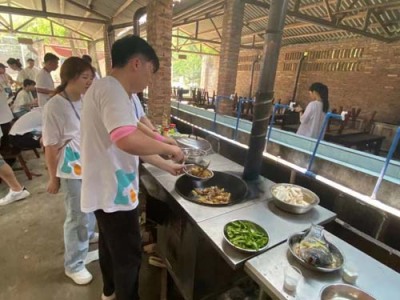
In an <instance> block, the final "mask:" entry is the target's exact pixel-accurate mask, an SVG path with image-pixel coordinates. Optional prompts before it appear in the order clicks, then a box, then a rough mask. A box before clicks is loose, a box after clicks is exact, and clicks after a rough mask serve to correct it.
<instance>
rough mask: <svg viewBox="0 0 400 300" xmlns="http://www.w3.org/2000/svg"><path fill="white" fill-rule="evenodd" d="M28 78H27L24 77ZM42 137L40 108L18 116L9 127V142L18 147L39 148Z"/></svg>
mask: <svg viewBox="0 0 400 300" xmlns="http://www.w3.org/2000/svg"><path fill="white" fill-rule="evenodd" d="M25 80H29V79H25ZM41 137H42V108H41V107H36V108H33V109H32V110H31V111H30V112H27V113H26V114H24V115H23V116H22V117H20V118H19V119H18V120H17V121H16V122H15V123H14V124H13V125H12V127H11V130H10V133H9V141H10V144H11V145H12V146H13V147H15V148H19V149H35V148H40V147H41V145H40V138H41Z"/></svg>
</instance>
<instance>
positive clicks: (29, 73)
mask: <svg viewBox="0 0 400 300" xmlns="http://www.w3.org/2000/svg"><path fill="white" fill-rule="evenodd" d="M24 72H25V75H26V78H25V79H30V80H33V81H36V77H37V75H38V74H39V72H40V69H38V68H36V67H33V68H32V69H31V68H29V67H26V68H25V69H24Z"/></svg>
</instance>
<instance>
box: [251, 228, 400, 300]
mask: <svg viewBox="0 0 400 300" xmlns="http://www.w3.org/2000/svg"><path fill="white" fill-rule="evenodd" d="M325 236H326V238H327V239H328V241H330V242H331V243H333V244H334V245H336V246H337V247H338V248H339V249H340V251H341V252H342V253H343V255H344V257H345V262H346V261H348V262H351V264H352V265H354V266H355V268H356V270H357V273H358V279H357V281H356V284H355V285H356V286H357V287H359V288H361V289H362V290H364V291H366V292H367V293H369V294H371V295H372V296H373V297H375V298H376V299H377V300H389V299H399V298H400V295H399V293H400V274H399V273H397V272H395V271H393V270H392V269H390V268H388V267H386V266H385V265H383V264H382V263H380V262H378V261H376V260H375V259H373V258H372V257H370V256H368V255H367V254H365V253H363V252H361V251H360V250H358V249H356V248H355V247H353V246H351V245H349V244H348V243H346V242H345V241H343V240H341V239H339V238H338V237H336V236H334V235H332V234H330V233H329V232H325ZM289 264H291V265H293V266H296V267H298V268H299V269H300V270H301V272H302V273H303V280H302V281H301V282H300V283H299V286H298V289H297V293H296V294H297V297H296V295H291V294H288V293H287V292H286V291H285V290H284V289H283V277H284V275H283V270H284V269H285V267H286V266H288V265H289ZM245 272H246V273H247V274H248V275H249V276H250V277H252V278H253V280H255V281H256V282H257V283H258V284H259V285H260V287H261V288H262V289H263V290H264V291H265V292H266V293H267V294H269V295H271V296H273V297H274V298H277V299H298V300H300V299H301V300H316V299H318V300H319V299H320V292H321V290H322V288H323V287H325V286H326V285H329V284H333V283H344V281H343V280H342V277H341V273H340V271H337V272H333V273H319V272H315V271H310V270H308V269H306V268H304V267H303V266H301V265H300V264H299V263H298V262H297V261H296V260H295V259H294V258H293V256H292V255H291V254H290V253H289V252H288V246H287V243H284V244H281V245H279V246H277V247H275V248H273V249H270V250H269V251H267V252H265V253H263V254H261V255H259V256H257V257H254V258H252V259H250V260H248V261H247V262H246V263H245Z"/></svg>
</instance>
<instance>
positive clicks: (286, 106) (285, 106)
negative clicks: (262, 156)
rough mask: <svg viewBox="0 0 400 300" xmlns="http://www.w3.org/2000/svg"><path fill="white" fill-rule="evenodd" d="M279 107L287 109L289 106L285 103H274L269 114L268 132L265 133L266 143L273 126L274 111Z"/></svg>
mask: <svg viewBox="0 0 400 300" xmlns="http://www.w3.org/2000/svg"><path fill="white" fill-rule="evenodd" d="M280 108H287V109H289V108H290V106H289V105H286V104H279V103H277V104H274V109H273V110H272V116H271V121H270V122H269V127H268V134H267V145H268V142H269V138H270V137H271V131H272V127H273V126H274V121H275V113H276V111H277V110H278V109H280Z"/></svg>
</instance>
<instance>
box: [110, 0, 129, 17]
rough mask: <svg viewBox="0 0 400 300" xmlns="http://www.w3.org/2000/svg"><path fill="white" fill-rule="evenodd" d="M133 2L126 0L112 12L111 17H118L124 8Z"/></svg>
mask: <svg viewBox="0 0 400 300" xmlns="http://www.w3.org/2000/svg"><path fill="white" fill-rule="evenodd" d="M132 3H133V1H132V0H126V1H125V3H124V4H122V5H121V6H120V7H119V8H118V10H117V11H116V12H115V13H114V15H113V16H112V19H115V18H116V17H118V16H119V15H120V14H121V13H122V12H123V11H124V10H125V9H127V8H128V6H129V5H131V4H132Z"/></svg>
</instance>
